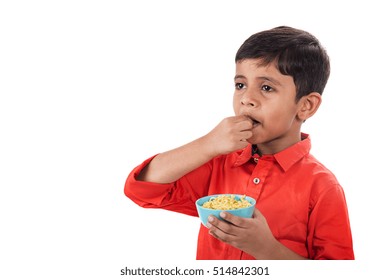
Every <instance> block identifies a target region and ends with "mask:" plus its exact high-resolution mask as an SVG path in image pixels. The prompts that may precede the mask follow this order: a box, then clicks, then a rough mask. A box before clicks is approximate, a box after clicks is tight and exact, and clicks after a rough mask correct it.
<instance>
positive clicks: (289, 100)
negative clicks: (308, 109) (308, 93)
mask: <svg viewBox="0 0 390 280" xmlns="http://www.w3.org/2000/svg"><path fill="white" fill-rule="evenodd" d="M259 61H260V60H258V59H245V60H243V61H240V62H237V64H236V76H235V79H234V82H235V92H234V99H233V105H234V112H235V114H236V115H237V116H239V115H245V116H248V117H249V118H250V119H252V121H253V128H252V132H253V136H252V137H251V138H250V139H247V141H248V142H249V143H251V144H257V145H258V147H259V148H260V150H261V151H262V153H264V154H273V153H277V152H279V151H281V150H283V149H285V148H287V147H289V146H290V145H292V144H294V143H296V142H298V141H299V140H300V125H301V123H302V122H301V121H300V120H299V119H298V118H297V112H298V110H299V106H300V102H296V101H295V96H296V88H295V84H294V80H293V78H292V77H291V76H286V75H282V74H281V73H280V72H279V70H277V68H276V67H275V65H274V64H273V63H271V64H270V65H268V66H259Z"/></svg>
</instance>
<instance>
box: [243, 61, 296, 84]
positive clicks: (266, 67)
mask: <svg viewBox="0 0 390 280" xmlns="http://www.w3.org/2000/svg"><path fill="white" fill-rule="evenodd" d="M236 77H242V78H245V79H248V80H251V79H259V78H260V79H261V78H264V79H270V80H274V81H275V82H277V83H279V84H283V85H294V86H295V84H294V80H293V77H292V76H288V75H283V74H282V73H280V71H279V70H278V68H277V67H276V63H275V62H271V63H268V64H265V63H264V62H263V61H262V60H261V59H244V60H241V61H237V63H236Z"/></svg>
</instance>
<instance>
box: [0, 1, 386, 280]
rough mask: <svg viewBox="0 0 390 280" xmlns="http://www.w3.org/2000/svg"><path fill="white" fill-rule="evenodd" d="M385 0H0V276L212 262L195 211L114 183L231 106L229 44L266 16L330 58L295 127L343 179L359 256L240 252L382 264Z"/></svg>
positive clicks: (111, 275) (344, 267) (330, 273)
mask: <svg viewBox="0 0 390 280" xmlns="http://www.w3.org/2000/svg"><path fill="white" fill-rule="evenodd" d="M384 2H385V1H375V0H373V1H364V2H363V1H338V3H334V2H331V3H329V2H318V3H317V2H315V1H244V0H242V1H199V0H198V1H172V0H171V1H169V0H168V1H167V0H166V1H157V0H155V1H114V0H112V1H85V0H78V1H1V2H0V96H1V97H0V227H1V229H0V258H1V260H0V278H1V279H30V278H31V279H126V278H127V277H129V276H127V277H125V276H120V269H122V268H124V267H126V266H128V267H132V268H135V267H138V266H144V267H150V268H153V267H155V266H161V265H164V264H165V265H166V266H168V265H171V266H174V265H181V266H182V267H183V268H185V267H189V268H191V267H192V268H196V267H202V266H205V267H206V268H207V269H210V268H211V267H212V266H214V265H217V264H218V265H221V264H225V265H226V263H218V262H216V263H214V262H210V263H208V262H195V261H194V259H195V252H196V241H197V233H198V229H199V226H200V223H199V221H198V219H197V218H194V217H189V216H185V215H182V214H176V213H171V212H168V211H164V210H149V209H142V208H140V207H138V206H136V205H135V204H134V203H133V202H132V201H130V200H129V199H128V198H126V197H125V196H124V194H123V187H124V182H125V180H126V177H127V175H128V174H129V172H130V171H131V170H132V169H133V168H134V167H135V166H136V165H138V164H140V163H141V162H142V161H143V160H144V159H146V158H148V157H149V156H151V155H153V154H155V153H158V152H162V151H165V150H167V149H171V148H174V147H177V146H179V145H182V144H184V143H186V142H188V141H191V140H193V139H195V138H197V137H199V136H201V135H203V134H205V133H206V132H208V131H209V130H210V129H211V128H213V127H214V126H215V125H216V124H217V123H218V122H219V121H220V120H221V119H222V118H224V117H227V116H230V115H232V114H233V110H232V93H233V76H234V55H235V53H236V51H237V49H238V47H239V46H240V45H241V44H242V42H243V41H244V40H245V39H246V38H247V37H249V36H250V35H252V34H253V33H255V32H258V31H261V30H264V29H269V28H272V27H275V26H279V25H289V26H293V27H296V28H301V29H305V30H307V31H309V32H311V33H312V34H314V35H315V36H316V37H317V38H318V39H319V40H320V41H321V42H322V44H323V45H324V46H325V48H326V49H327V51H328V53H329V56H330V57H331V65H332V73H331V77H330V80H329V82H328V85H327V87H326V89H325V93H324V95H323V103H322V106H321V108H320V110H319V111H318V113H317V114H316V115H315V116H314V117H313V118H312V119H310V120H309V121H308V122H307V123H306V124H305V125H304V127H303V131H304V132H307V133H309V134H311V137H312V141H313V149H312V153H313V154H314V155H315V156H316V157H317V158H318V159H319V160H320V161H322V162H323V163H324V164H325V165H326V166H327V167H328V168H329V169H331V170H332V171H333V172H334V173H335V174H336V176H337V178H338V179H339V181H340V183H341V184H342V185H343V187H344V191H345V193H346V197H347V203H348V206H349V212H350V219H351V226H352V231H353V238H354V248H355V254H356V259H357V260H356V261H354V262H330V263H329V262H324V263H321V264H319V263H318V262H312V263H308V262H304V263H303V264H302V263H296V262H259V263H253V262H251V263H250V265H254V264H255V265H256V266H257V265H263V264H267V265H269V266H270V267H271V268H273V274H272V275H273V276H272V275H271V276H270V277H269V279H283V277H282V276H284V277H285V276H287V275H288V276H289V277H290V278H292V279H294V276H296V277H297V278H300V279H302V277H303V276H306V275H307V276H308V277H310V278H312V277H313V276H314V275H316V277H317V279H325V278H327V277H333V278H335V279H338V277H340V278H345V277H347V276H348V277H349V276H354V275H362V276H370V277H372V276H373V275H376V274H378V275H379V274H380V273H384V272H383V271H384V270H385V267H384V266H385V265H386V262H385V256H386V255H387V252H388V250H389V245H388V243H387V239H388V236H389V227H388V217H387V216H388V214H389V202H388V199H387V197H386V194H387V193H388V192H386V189H387V188H388V187H389V183H388V170H387V167H388V164H387V160H388V157H389V156H390V154H389V149H388V146H387V143H388V141H389V136H388V131H387V130H388V127H389V126H388V124H385V123H387V122H388V121H389V109H388V104H387V103H386V102H387V101H388V100H389V98H388V94H389V90H388V83H389V70H388V69H389V65H390V59H389V53H388V50H389V43H388V40H387V39H388V38H386V37H388V36H389V35H388V34H389V32H388V30H387V27H386V26H389V19H388V14H387V12H386V9H385V8H384V4H383V3H384ZM230 264H232V263H230ZM234 264H238V265H242V263H234ZM211 269H212V268H211ZM279 276H280V277H281V278H279ZM29 277H30V278H29ZM321 277H323V278H321ZM156 278H157V277H156ZM216 278H217V277H214V278H211V279H216ZM133 279H134V277H133ZM161 279H162V278H161ZM178 279H179V278H178ZM232 279H237V276H236V277H235V278H234V277H233V278H232Z"/></svg>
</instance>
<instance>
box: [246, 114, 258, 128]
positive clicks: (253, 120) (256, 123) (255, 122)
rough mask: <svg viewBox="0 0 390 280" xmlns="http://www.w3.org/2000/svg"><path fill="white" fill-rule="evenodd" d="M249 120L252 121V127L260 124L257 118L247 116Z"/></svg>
mask: <svg viewBox="0 0 390 280" xmlns="http://www.w3.org/2000/svg"><path fill="white" fill-rule="evenodd" d="M247 117H248V118H249V119H250V120H251V121H252V125H253V127H256V126H258V125H260V124H261V123H260V122H259V121H257V120H255V119H254V118H252V117H251V116H247Z"/></svg>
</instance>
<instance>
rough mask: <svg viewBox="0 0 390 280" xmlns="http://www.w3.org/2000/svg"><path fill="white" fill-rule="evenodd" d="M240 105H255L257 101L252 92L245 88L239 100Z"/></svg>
mask: <svg viewBox="0 0 390 280" xmlns="http://www.w3.org/2000/svg"><path fill="white" fill-rule="evenodd" d="M240 103H241V105H244V106H248V107H257V106H258V101H257V100H256V98H255V97H254V93H252V92H251V91H249V90H247V91H245V92H244V93H243V95H242V96H241V100H240Z"/></svg>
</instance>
